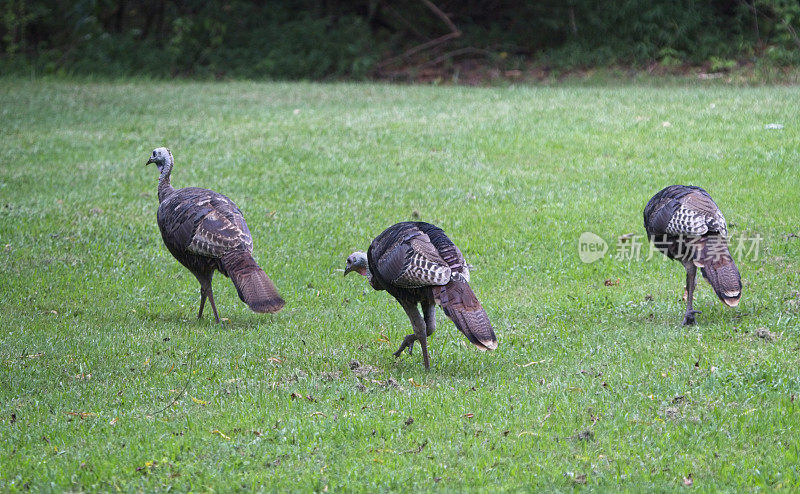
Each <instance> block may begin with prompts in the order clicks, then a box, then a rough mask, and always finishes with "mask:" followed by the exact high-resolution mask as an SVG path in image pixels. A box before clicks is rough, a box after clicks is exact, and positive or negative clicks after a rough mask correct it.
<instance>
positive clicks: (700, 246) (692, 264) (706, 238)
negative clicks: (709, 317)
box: [644, 185, 742, 325]
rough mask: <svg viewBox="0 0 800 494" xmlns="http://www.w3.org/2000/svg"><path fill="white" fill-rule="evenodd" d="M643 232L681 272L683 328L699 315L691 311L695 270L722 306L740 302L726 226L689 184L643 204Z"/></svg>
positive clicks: (701, 192)
mask: <svg viewBox="0 0 800 494" xmlns="http://www.w3.org/2000/svg"><path fill="white" fill-rule="evenodd" d="M644 228H645V230H647V235H648V236H649V237H650V241H651V242H652V243H653V245H654V246H655V247H656V248H657V249H658V250H660V251H661V252H662V253H664V255H666V256H667V257H669V258H670V259H676V260H678V261H680V262H681V263H682V264H683V267H684V268H686V293H685V295H686V314H685V315H684V317H683V324H684V325H690V324H694V323H695V318H694V315H695V314H699V313H700V311H698V310H694V309H693V308H692V301H693V296H694V288H695V285H696V284H697V280H696V275H697V268H698V267H699V268H700V272H701V273H703V277H705V279H706V280H708V282H709V283H710V284H711V286H712V287H713V288H714V292H716V294H717V296H718V297H719V299H720V300H722V302H724V303H725V304H726V305H728V306H730V307H736V305H738V304H739V299H740V298H741V296H742V278H741V277H740V276H739V270H738V269H736V263H734V262H733V257H731V253H730V251H729V250H728V227H727V225H726V224H725V217H724V216H722V212H721V211H720V210H719V208H718V207H717V205H716V204H715V203H714V201H713V200H712V199H711V196H710V195H708V192H706V191H705V190H703V189H701V188H700V187H695V186H691V185H689V186H687V185H671V186H669V187H666V188H665V189H663V190H661V191H660V192H659V193H658V194H656V195H654V196H653V198H652V199H650V201H649V202H648V203H647V206H645V208H644Z"/></svg>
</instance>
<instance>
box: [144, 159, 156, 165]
mask: <svg viewBox="0 0 800 494" xmlns="http://www.w3.org/2000/svg"><path fill="white" fill-rule="evenodd" d="M150 163H155V160H154V159H153V158H150V159H149V160H147V163H145V164H144V166H147V165H149V164H150Z"/></svg>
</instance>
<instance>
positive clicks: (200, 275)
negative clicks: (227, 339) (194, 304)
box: [157, 167, 284, 312]
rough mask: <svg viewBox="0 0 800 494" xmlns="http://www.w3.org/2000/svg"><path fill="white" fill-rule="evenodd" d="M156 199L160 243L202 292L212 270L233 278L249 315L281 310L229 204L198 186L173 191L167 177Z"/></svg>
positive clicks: (280, 301)
mask: <svg viewBox="0 0 800 494" xmlns="http://www.w3.org/2000/svg"><path fill="white" fill-rule="evenodd" d="M170 170H171V167H170ZM164 184H166V185H164ZM159 200H160V204H159V207H158V215H157V219H158V226H159V229H160V230H161V237H162V239H163V240H164V244H165V245H166V246H167V249H169V251H170V253H172V255H173V256H174V257H175V259H177V260H178V261H179V262H180V263H181V264H183V265H184V266H185V267H186V268H187V269H189V271H191V272H192V274H194V275H195V277H197V279H198V281H199V282H200V284H201V288H202V287H203V285H204V283H207V284H208V287H209V289H210V286H211V278H212V276H213V273H214V271H215V270H217V271H220V272H221V273H222V274H224V275H225V276H230V277H231V278H232V280H233V282H234V285H235V286H236V289H237V292H238V293H239V297H240V298H241V299H242V300H243V301H244V302H245V303H247V304H248V306H249V307H250V308H251V309H252V310H253V311H255V312H276V311H278V310H280V308H281V307H283V305H284V301H283V299H282V298H280V296H279V295H278V292H277V290H276V289H275V285H274V284H273V283H272V281H271V280H270V279H269V278H268V277H267V275H266V274H265V273H264V271H263V270H262V269H261V268H260V267H259V266H258V264H256V262H255V260H253V257H252V252H253V239H252V236H251V234H250V230H249V229H248V228H247V224H246V223H245V221H244V216H243V215H242V212H241V211H240V210H239V208H238V207H237V206H236V204H235V203H234V202H233V201H232V200H230V199H229V198H228V197H226V196H224V195H222V194H219V193H217V192H214V191H213V190H209V189H203V188H199V187H186V188H183V189H177V190H176V189H173V188H172V186H171V185H169V172H167V173H166V174H164V175H162V177H161V180H160V186H159Z"/></svg>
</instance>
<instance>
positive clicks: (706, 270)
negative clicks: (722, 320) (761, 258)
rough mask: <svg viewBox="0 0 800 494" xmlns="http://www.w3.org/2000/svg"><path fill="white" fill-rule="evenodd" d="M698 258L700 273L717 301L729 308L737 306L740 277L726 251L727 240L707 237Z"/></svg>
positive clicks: (740, 291)
mask: <svg viewBox="0 0 800 494" xmlns="http://www.w3.org/2000/svg"><path fill="white" fill-rule="evenodd" d="M699 256H700V263H699V265H700V266H701V268H700V272H701V273H703V277H705V279H706V280H708V282H709V284H711V286H712V287H713V288H714V292H716V294H717V296H718V297H719V299H720V300H721V301H722V302H724V303H725V304H726V305H728V306H730V307H736V306H737V305H739V299H740V298H741V296H742V277H741V276H740V275H739V270H738V269H737V268H736V263H735V262H734V261H733V257H732V256H731V253H730V251H729V250H728V242H727V240H726V239H725V238H724V237H722V236H719V235H713V236H709V237H707V238H706V241H705V246H704V248H703V249H702V251H701V252H700V255H699ZM695 264H698V262H695Z"/></svg>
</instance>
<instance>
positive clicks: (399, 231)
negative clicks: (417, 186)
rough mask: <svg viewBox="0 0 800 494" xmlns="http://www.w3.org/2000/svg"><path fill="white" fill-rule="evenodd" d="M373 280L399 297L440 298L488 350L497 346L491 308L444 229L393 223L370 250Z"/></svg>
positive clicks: (463, 329) (460, 324)
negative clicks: (485, 304) (478, 293)
mask: <svg viewBox="0 0 800 494" xmlns="http://www.w3.org/2000/svg"><path fill="white" fill-rule="evenodd" d="M367 258H368V267H369V270H370V273H371V275H372V277H371V280H370V283H371V284H372V286H373V288H375V289H377V290H386V291H388V292H389V293H390V294H391V295H392V296H394V297H395V298H396V299H397V300H398V301H401V302H412V303H415V304H416V303H428V302H429V301H435V302H436V303H437V304H439V305H440V306H441V307H442V308H443V309H444V312H445V314H446V315H447V316H448V317H449V318H450V319H451V320H452V321H453V322H454V323H455V325H456V327H457V328H458V329H459V330H460V331H461V332H462V333H464V335H465V336H466V337H467V339H469V340H470V341H471V342H472V343H473V344H475V345H476V346H477V347H478V348H480V349H482V350H487V349H489V350H491V349H494V348H497V337H496V336H495V334H494V330H493V329H492V325H491V323H490V322H489V317H488V315H487V314H486V311H485V310H484V309H483V307H482V306H481V304H480V302H479V301H478V298H477V297H476V296H475V294H474V292H473V291H472V289H471V288H470V286H469V268H468V267H467V263H466V261H465V260H464V256H463V255H462V254H461V251H460V250H459V249H458V247H456V246H455V244H453V242H452V241H451V240H450V239H449V238H448V237H447V235H445V233H444V231H442V230H441V229H440V228H438V227H436V226H434V225H431V224H429V223H424V222H403V223H398V224H396V225H393V226H391V227H389V228H387V229H386V230H385V231H384V232H383V233H381V234H380V235H378V237H376V238H375V240H373V242H372V244H371V245H370V247H369V250H368V251H367Z"/></svg>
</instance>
